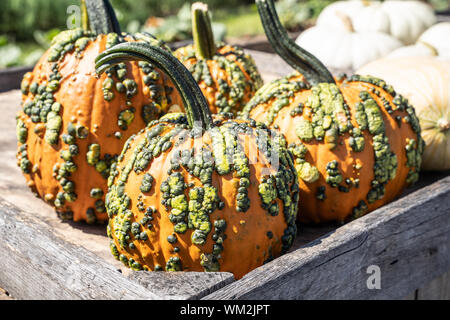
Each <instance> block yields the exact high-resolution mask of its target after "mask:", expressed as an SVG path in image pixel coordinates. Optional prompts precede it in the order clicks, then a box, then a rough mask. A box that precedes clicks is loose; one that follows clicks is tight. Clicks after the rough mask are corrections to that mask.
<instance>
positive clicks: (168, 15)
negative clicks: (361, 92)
mask: <svg viewBox="0 0 450 320" xmlns="http://www.w3.org/2000/svg"><path fill="white" fill-rule="evenodd" d="M110 1H111V2H112V5H113V6H114V8H115V10H116V14H117V16H118V19H119V21H120V23H121V26H122V28H123V29H124V30H126V31H130V32H135V31H138V30H146V31H149V32H152V33H154V34H155V35H156V36H158V37H159V38H161V39H163V40H166V41H177V40H184V39H189V38H190V37H191V35H190V32H191V29H190V28H191V26H190V14H189V12H190V9H189V8H190V4H191V3H192V2H194V0H189V1H186V0H164V1H162V0H110ZM333 1H334V0H278V1H277V7H278V10H279V13H280V16H281V19H282V21H283V23H284V25H285V26H286V27H287V28H288V29H290V30H291V31H298V30H301V29H303V28H305V27H307V26H309V25H310V24H312V23H313V22H314V19H315V18H316V17H317V15H318V14H319V13H320V11H321V10H322V9H323V8H324V7H325V6H326V5H328V4H330V3H331V2H333ZM203 2H206V3H208V5H209V7H210V9H211V11H212V13H213V21H214V29H215V32H216V36H217V38H223V37H224V36H225V35H227V36H228V37H241V36H246V35H257V34H262V33H263V30H262V27H261V24H260V23H259V18H258V15H257V12H256V8H255V6H254V0H203ZM428 2H430V3H431V4H432V5H433V6H434V7H435V9H436V10H448V9H449V6H450V0H429V1H428ZM70 5H79V0H0V68H1V67H7V66H17V65H31V64H33V63H34V62H35V61H36V60H37V59H38V58H39V57H40V55H41V54H42V53H43V51H44V50H45V49H46V48H47V47H48V45H49V43H50V41H51V39H52V37H53V36H54V35H55V34H57V33H58V32H59V31H60V30H64V29H66V28H67V19H68V13H67V8H68V7H69V6H70ZM149 17H158V19H153V20H149Z"/></svg>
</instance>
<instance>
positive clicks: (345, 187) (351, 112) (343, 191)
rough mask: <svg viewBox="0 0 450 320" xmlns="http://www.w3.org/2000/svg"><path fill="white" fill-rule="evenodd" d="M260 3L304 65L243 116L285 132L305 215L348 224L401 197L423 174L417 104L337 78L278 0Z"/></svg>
mask: <svg viewBox="0 0 450 320" xmlns="http://www.w3.org/2000/svg"><path fill="white" fill-rule="evenodd" d="M257 5H258V9H259V11H260V16H261V19H262V21H263V25H264V27H265V30H266V34H267V36H268V38H269V41H270V42H271V43H272V46H273V48H274V49H275V50H276V51H277V52H278V53H279V54H280V56H281V57H282V58H284V59H285V60H286V61H287V62H288V63H290V65H291V66H292V67H294V68H295V69H296V70H298V71H297V72H296V73H294V74H293V75H291V76H287V77H285V78H282V79H278V80H275V81H273V82H272V83H269V84H267V85H265V86H264V87H263V88H261V89H260V90H259V91H258V92H257V93H256V94H255V96H254V98H253V99H252V100H251V101H250V102H249V103H248V104H247V106H246V107H245V108H244V111H243V113H242V116H243V117H244V118H252V119H254V120H256V121H261V122H263V123H265V124H266V125H268V126H269V127H271V128H274V129H277V130H279V131H280V132H281V133H282V134H284V135H285V137H286V140H287V142H288V144H289V148H290V149H291V151H292V152H293V154H294V157H295V166H296V169H297V172H298V176H299V186H300V199H301V202H300V203H299V212H300V213H299V215H298V218H299V219H300V221H303V222H315V223H319V222H327V221H338V222H345V221H347V220H349V219H354V218H357V217H359V216H361V215H363V214H365V213H367V212H369V211H371V210H374V209H375V208H378V207H380V206H381V205H383V204H385V203H387V202H389V201H392V200H393V199H395V197H397V196H398V195H399V194H400V193H401V192H402V190H403V189H404V188H405V187H406V186H407V185H409V184H411V183H413V182H415V181H416V180H417V179H418V172H419V168H420V164H421V155H422V152H423V147H424V142H423V140H422V138H421V136H420V131H421V129H420V126H419V121H418V119H417V117H416V115H415V111H414V108H413V107H412V106H411V105H410V104H409V103H408V101H407V100H406V99H405V98H403V97H402V96H401V95H399V94H397V93H396V92H395V90H394V89H393V88H392V87H391V86H389V85H387V84H386V83H385V82H384V81H383V80H380V79H376V78H372V77H362V76H358V75H353V76H351V77H346V76H342V77H340V78H338V79H336V80H335V79H334V78H333V77H332V76H331V74H330V73H329V71H328V70H327V69H326V68H325V67H324V66H323V64H322V63H321V62H320V61H318V60H317V59H316V58H315V57H314V56H312V55H311V54H309V53H308V52H306V51H304V50H303V49H302V48H300V47H298V46H297V45H296V44H295V43H294V42H293V41H292V40H290V39H289V38H288V36H287V34H286V32H285V30H284V29H283V27H282V26H281V23H280V21H279V20H278V16H277V13H276V11H275V7H274V4H273V1H271V0H257Z"/></svg>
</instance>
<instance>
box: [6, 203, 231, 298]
mask: <svg viewBox="0 0 450 320" xmlns="http://www.w3.org/2000/svg"><path fill="white" fill-rule="evenodd" d="M0 235H1V241H0V285H1V286H2V288H5V290H8V292H9V293H11V295H12V296H13V297H17V298H19V299H152V300H153V299H158V300H160V299H192V298H200V297H202V296H203V295H205V294H207V293H210V292H212V291H213V290H215V289H217V288H219V287H221V286H223V285H226V284H229V283H231V282H232V281H233V280H234V278H233V275H232V274H229V273H194V272H192V273H191V272H189V273H188V272H177V273H170V272H158V273H157V274H156V273H151V274H150V273H146V272H131V274H129V275H127V274H122V273H121V272H120V270H117V269H116V268H115V267H114V266H112V265H111V264H109V263H107V262H105V261H104V260H103V259H101V258H100V257H98V256H96V255H95V254H93V253H92V252H90V251H88V250H86V249H85V248H83V247H80V246H76V245H74V244H71V243H68V242H67V241H65V240H63V239H62V238H61V237H58V236H56V235H55V234H54V233H53V231H52V229H51V228H50V227H49V226H48V225H47V224H46V223H44V222H42V221H40V220H38V219H36V218H33V217H30V216H29V215H28V214H26V213H24V212H23V211H22V210H20V209H18V208H17V207H15V206H14V205H12V204H10V203H8V202H6V201H4V200H3V199H2V198H1V197H0ZM140 273H142V274H140ZM156 280H157V281H156Z"/></svg>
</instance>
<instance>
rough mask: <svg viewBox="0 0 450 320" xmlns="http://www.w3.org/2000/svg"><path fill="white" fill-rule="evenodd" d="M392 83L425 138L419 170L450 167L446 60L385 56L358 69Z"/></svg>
mask: <svg viewBox="0 0 450 320" xmlns="http://www.w3.org/2000/svg"><path fill="white" fill-rule="evenodd" d="M358 73H359V74H372V75H374V76H376V77H382V78H383V79H385V80H386V81H389V83H391V84H393V85H394V87H395V89H396V90H397V91H398V92H399V93H401V94H402V95H404V96H405V97H406V98H408V100H409V101H410V102H411V104H412V105H413V106H414V108H415V110H416V112H417V116H418V118H419V121H420V126H421V129H422V138H423V139H424V140H425V145H426V146H425V150H424V154H423V157H422V159H423V161H422V169H423V170H448V169H450V61H442V60H440V59H438V58H434V57H401V58H386V59H380V60H377V61H374V62H372V63H369V64H368V65H366V66H364V67H362V68H361V69H360V70H358Z"/></svg>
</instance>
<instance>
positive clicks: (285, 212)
mask: <svg viewBox="0 0 450 320" xmlns="http://www.w3.org/2000/svg"><path fill="white" fill-rule="evenodd" d="M120 55H122V56H120ZM119 57H122V58H123V59H125V58H132V59H144V60H147V61H149V62H151V63H152V64H157V63H159V64H160V65H158V67H162V68H163V70H164V71H166V72H172V74H170V77H171V79H172V80H173V81H174V83H175V84H176V85H177V88H178V89H179V90H180V92H181V96H182V97H183V98H184V100H183V103H184V104H183V105H184V107H185V108H186V111H187V116H186V115H185V114H181V113H178V114H177V113H172V114H167V115H166V116H163V117H162V118H161V119H159V120H155V121H152V122H151V123H150V124H149V125H148V126H147V128H146V129H144V130H143V131H141V132H140V133H139V134H137V135H136V136H134V137H131V138H130V139H129V140H128V142H127V143H126V145H125V147H124V150H123V152H122V154H121V155H120V156H119V159H118V162H117V163H116V164H114V165H113V166H114V168H113V169H112V172H111V175H110V178H109V192H108V194H107V196H106V208H107V212H108V215H109V217H110V219H109V225H108V235H109V237H110V238H111V251H112V253H113V255H114V256H115V257H116V258H117V259H119V260H121V261H122V262H123V263H124V264H125V265H126V266H129V267H131V268H133V269H136V270H141V269H143V270H154V271H159V270H164V271H182V270H183V271H228V272H232V273H233V274H234V276H235V277H236V278H237V279H239V278H241V277H242V276H243V275H244V274H245V273H247V272H249V271H250V270H252V269H254V268H256V267H258V266H260V265H262V264H263V263H264V262H265V261H268V260H270V259H272V258H273V257H276V256H278V255H280V254H281V253H283V252H285V251H286V250H287V249H288V248H289V247H290V246H291V244H292V241H293V239H294V237H295V234H296V230H297V229H296V225H295V220H296V215H297V202H298V200H299V199H298V183H297V176H296V173H295V169H294V167H293V162H292V154H291V153H289V151H287V149H286V148H285V141H284V138H283V137H282V136H280V135H277V134H276V133H274V134H275V136H271V135H270V133H269V132H268V130H267V129H266V128H265V127H264V126H263V125H262V124H257V123H256V122H255V121H249V122H248V121H242V120H240V121H237V120H231V119H227V118H226V117H225V116H222V115H214V116H213V117H212V118H211V114H210V111H209V108H208V104H207V101H206V99H205V97H204V96H203V95H202V93H201V90H200V88H199V86H198V85H197V84H196V82H195V80H194V79H193V77H192V76H191V74H190V73H189V71H188V70H187V69H186V68H184V67H183V66H182V64H181V63H180V62H178V61H177V60H176V59H175V58H174V59H171V58H172V57H171V56H169V55H164V52H163V51H162V50H160V49H158V48H152V47H148V46H143V45H141V44H133V45H131V44H128V45H126V46H123V45H118V46H116V47H114V48H112V49H110V50H107V51H106V52H105V53H104V54H102V55H101V56H100V57H99V60H98V62H97V67H98V68H101V66H103V65H105V64H106V65H108V61H109V60H112V61H113V62H112V63H116V62H117V61H120V60H119V59H118V58H119ZM99 72H101V69H100V70H99ZM196 122H197V123H198V122H199V123H201V126H197V127H195V126H193V124H195V123H196ZM192 129H193V130H192ZM270 136H271V137H272V138H271V139H269V138H268V137H270ZM266 143H267V144H268V146H273V147H275V149H272V148H271V147H269V150H279V153H278V154H279V155H280V157H279V166H271V165H270V163H269V162H268V160H269V159H268V158H267V157H266V156H267V155H268V154H266V153H265V152H264V151H263V149H262V148H261V146H263V145H265V144H266ZM257 150H259V151H262V152H261V153H256V152H255V151H257ZM243 257H245V258H243Z"/></svg>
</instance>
